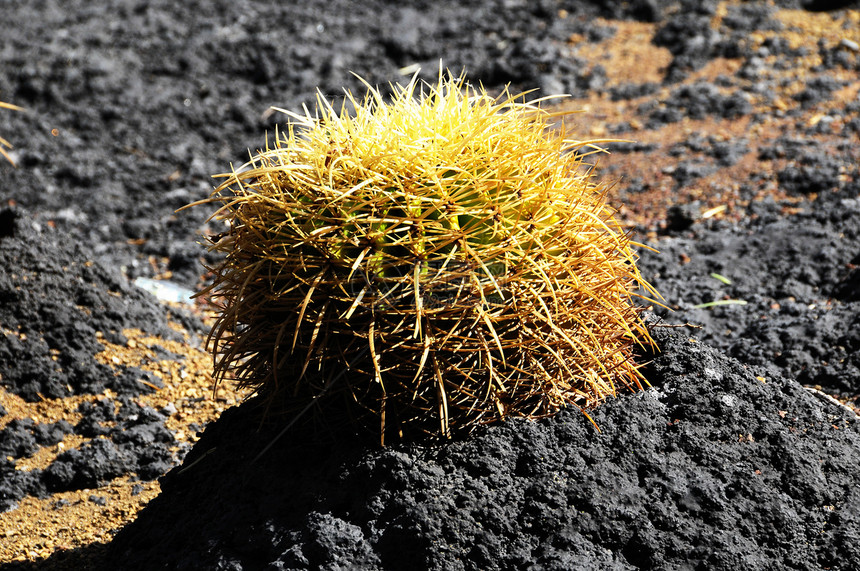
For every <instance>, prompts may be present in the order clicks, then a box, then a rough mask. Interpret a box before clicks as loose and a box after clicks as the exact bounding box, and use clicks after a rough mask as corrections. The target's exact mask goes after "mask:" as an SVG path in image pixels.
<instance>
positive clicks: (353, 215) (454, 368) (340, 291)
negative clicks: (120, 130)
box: [204, 74, 655, 443]
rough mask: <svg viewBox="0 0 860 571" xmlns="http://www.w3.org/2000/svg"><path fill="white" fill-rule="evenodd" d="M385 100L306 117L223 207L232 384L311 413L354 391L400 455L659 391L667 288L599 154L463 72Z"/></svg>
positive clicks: (225, 340)
mask: <svg viewBox="0 0 860 571" xmlns="http://www.w3.org/2000/svg"><path fill="white" fill-rule="evenodd" d="M367 88H368V93H367V95H366V97H365V98H364V99H363V100H360V101H359V100H356V99H355V98H354V97H353V96H352V95H351V94H349V93H347V98H346V101H345V103H344V106H343V107H342V108H341V109H340V110H339V111H338V110H336V109H335V108H334V107H333V106H332V105H331V104H330V103H328V102H326V101H325V100H324V99H323V98H322V97H319V98H318V109H317V110H316V112H315V113H313V114H312V113H311V112H309V111H308V110H307V109H306V110H305V114H304V115H297V114H293V113H290V115H291V117H292V121H291V122H290V124H289V125H288V129H287V131H286V132H285V133H280V134H276V140H275V141H274V145H273V148H267V149H266V150H265V151H261V152H259V153H258V154H257V155H256V156H253V158H252V159H251V161H250V162H249V163H247V164H246V165H244V166H243V167H242V168H241V169H239V170H236V171H234V172H232V173H231V174H227V175H222V176H224V177H226V180H225V181H224V182H223V184H221V185H220V186H219V187H218V188H217V189H216V191H215V193H214V194H213V196H212V197H210V198H209V199H208V200H207V201H205V202H212V201H214V202H218V203H220V208H219V210H218V211H217V212H216V215H217V216H219V217H223V218H224V219H226V220H227V221H229V231H227V232H225V234H223V235H221V236H219V237H216V238H214V239H213V244H212V249H214V250H216V251H218V252H222V253H223V254H224V255H225V256H224V258H223V261H222V262H221V263H220V264H219V265H217V267H215V268H212V269H213V271H214V276H215V277H214V281H213V283H212V284H211V285H210V286H209V287H208V288H207V290H206V291H205V292H204V295H208V296H209V297H211V298H212V299H213V300H215V301H216V303H217V304H218V305H219V308H220V312H219V315H218V318H217V322H216V324H215V326H214V327H213V330H212V333H211V335H210V343H211V346H212V348H213V351H214V353H215V357H216V365H215V373H216V379H217V380H221V379H225V378H230V379H237V380H238V381H239V382H240V384H241V385H244V386H247V387H252V388H254V389H257V391H258V392H260V393H262V394H264V395H266V396H268V397H269V398H270V399H272V400H271V401H270V402H273V403H274V402H276V403H279V407H278V408H280V409H281V410H284V408H283V406H281V405H284V406H286V409H285V410H287V411H292V412H293V414H296V413H298V411H299V410H307V408H308V405H309V403H312V402H313V403H320V408H319V409H318V410H319V411H324V410H325V408H324V407H323V406H322V405H321V403H322V402H323V400H324V399H334V398H338V396H340V397H343V398H345V399H346V401H347V403H348V408H349V409H350V410H352V411H353V413H354V418H356V419H358V420H360V421H361V422H362V424H364V425H365V426H368V425H369V426H371V427H373V429H374V430H378V431H379V432H380V435H381V438H382V441H383V443H384V442H385V441H391V440H397V439H401V438H420V437H424V436H428V435H429V436H430V437H449V436H450V435H451V434H453V433H465V432H468V431H469V430H470V429H471V428H473V427H475V426H476V425H479V424H482V423H488V422H492V421H496V420H500V419H504V418H507V417H513V416H519V417H528V418H538V417H543V416H547V415H551V414H553V413H555V412H557V411H558V410H560V409H561V408H563V407H565V406H569V405H572V406H576V407H579V408H581V409H582V408H585V407H588V406H590V405H593V404H594V403H597V402H598V401H600V400H601V399H603V398H604V397H606V396H607V395H613V394H615V393H616V391H617V390H618V388H619V387H626V388H641V381H642V377H641V375H640V373H639V370H638V368H637V365H636V364H635V363H634V362H633V361H632V360H631V359H632V355H633V351H634V347H635V345H636V344H637V343H638V344H650V343H652V341H651V338H650V337H649V334H648V332H647V330H646V328H645V327H644V325H643V323H642V322H641V320H640V318H639V310H638V309H637V307H636V306H635V305H634V304H633V302H632V299H631V298H632V296H633V295H638V294H637V291H639V290H640V289H641V288H644V291H645V293H646V294H647V295H651V294H653V293H655V292H653V290H652V289H651V288H650V286H648V284H647V283H646V282H644V281H643V279H642V278H641V276H640V275H639V272H638V270H637V268H636V264H635V260H636V256H635V254H634V252H633V251H632V249H631V241H630V239H629V237H628V236H627V234H626V233H625V232H624V231H623V230H622V228H621V227H620V226H619V224H618V222H617V221H616V220H615V218H614V211H613V210H612V209H611V208H610V207H608V206H607V204H606V202H605V195H606V192H605V188H604V187H602V186H600V185H599V184H598V183H596V182H595V181H594V180H593V177H592V174H591V169H589V168H585V165H584V164H583V162H582V160H583V153H580V150H581V149H583V148H589V149H590V148H594V147H593V142H591V143H589V142H582V141H574V140H570V139H567V138H566V137H565V134H564V132H563V131H561V130H558V129H551V128H550V121H551V120H552V118H553V114H551V113H548V112H546V111H544V110H542V109H541V108H540V107H539V104H538V103H539V102H531V103H526V102H522V101H519V99H520V98H515V97H510V96H508V95H504V96H502V97H499V98H493V97H490V96H488V95H487V93H486V92H485V91H484V90H483V89H475V88H473V87H469V86H468V85H466V84H465V83H464V82H463V80H462V79H458V78H455V77H453V76H448V77H444V76H442V75H441V74H440V78H439V82H438V83H437V84H435V85H426V84H422V83H420V82H419V81H418V80H416V79H413V80H412V81H411V82H409V83H408V84H407V85H405V86H399V85H397V86H394V87H393V89H394V93H393V95H392V97H391V99H390V102H386V100H385V99H384V98H383V97H382V95H381V94H380V92H379V91H378V90H376V89H374V88H372V87H371V86H369V85H367ZM267 147H268V145H267ZM586 154H587V153H586Z"/></svg>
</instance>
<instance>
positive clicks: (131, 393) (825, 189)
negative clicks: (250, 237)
mask: <svg viewBox="0 0 860 571" xmlns="http://www.w3.org/2000/svg"><path fill="white" fill-rule="evenodd" d="M0 14H2V17H0V38H2V40H0V101H7V102H11V103H14V104H16V105H19V106H21V107H23V108H25V109H26V111H24V112H17V111H12V110H4V109H0V137H3V138H5V139H8V140H9V142H10V143H12V144H13V145H14V148H13V149H10V150H9V154H10V157H11V158H12V159H13V160H14V161H15V163H16V167H13V166H12V165H9V164H6V163H5V162H3V161H2V159H0V331H2V333H3V335H2V337H0V387H2V388H0V452H2V454H0V512H2V513H0V564H2V568H3V569H45V570H47V569H100V568H105V569H134V568H140V569H161V568H164V569H345V568H360V569H406V568H415V569H420V568H426V569H534V570H538V569H572V568H583V569H589V568H595V569H607V568H610V569H615V568H617V569H633V568H645V569H737V568H769V569H822V568H829V569H846V570H847V569H856V568H858V567H860V547H858V546H860V532H858V529H860V497H858V489H860V434H858V423H857V416H856V414H855V411H856V410H857V407H858V404H860V333H858V332H860V269H858V267H860V172H858V171H860V167H858V165H860V161H858V158H860V145H858V141H859V140H860V5H858V3H857V2H838V1H832V2H826V3H823V2H816V3H812V2H809V3H806V2H798V1H792V0H785V1H778V2H716V1H705V2H674V1H660V0H637V1H633V2H614V1H609V0H606V1H597V0H595V1H593V2H592V1H588V2H573V1H562V0H559V1H556V0H546V1H528V2H526V1H523V2H518V1H516V0H514V1H504V2H503V1H490V0H484V1H474V2H464V1H453V0H452V1H447V0H444V1H438V2H432V3H429V2H419V1H417V0H416V1H410V2H383V1H382V0H372V1H369V2H364V3H355V2H347V1H346V0H342V1H340V0H336V1H333V2H308V3H303V6H302V7H293V6H288V5H287V4H286V3H285V4H284V5H273V4H271V3H263V2H254V1H245V2H229V3H228V2H213V3H188V2H185V3H171V2H159V1H156V2H148V3H136V2H129V1H126V0H119V1H117V2H112V3H110V5H109V6H97V5H94V4H92V3H86V2H62V3H60V2H44V3H39V5H38V7H35V6H34V5H33V4H32V3H28V2H19V1H15V0H12V1H9V2H5V3H4V4H3V6H2V8H0ZM440 60H441V61H442V62H443V64H444V65H445V66H447V67H449V68H451V69H452V70H455V71H459V70H461V69H462V70H465V74H466V77H467V78H468V79H469V80H470V81H473V82H482V83H483V84H484V85H485V86H486V87H487V88H488V89H490V90H491V91H494V92H498V91H499V90H501V89H502V87H503V86H504V85H505V84H510V85H511V86H512V89H513V90H514V91H518V90H527V89H533V88H538V89H540V90H541V92H542V93H569V94H571V97H570V98H568V99H567V100H559V101H558V102H555V103H554V105H555V106H556V107H558V108H559V109H567V110H584V111H585V113H582V114H576V115H571V116H570V117H569V118H568V119H567V123H568V125H567V126H568V128H569V129H571V130H572V131H573V132H576V133H579V134H581V135H580V137H581V138H616V139H624V140H627V141H628V142H623V143H613V144H611V145H608V146H609V149H610V151H611V154H609V155H602V156H601V157H600V158H599V164H598V172H599V173H600V175H601V177H603V178H604V180H608V181H611V182H613V183H614V186H613V189H612V192H611V195H610V196H611V198H610V200H611V201H612V202H613V204H616V205H617V206H618V207H619V209H620V212H619V216H620V217H621V218H622V220H623V221H624V223H625V224H626V225H627V226H629V228H630V229H631V231H632V232H634V233H635V235H636V237H637V239H638V240H639V241H641V242H643V243H646V244H648V245H649V246H652V247H653V248H655V249H657V250H659V253H655V252H651V251H649V250H647V249H644V248H643V249H642V250H641V255H642V259H641V268H642V271H643V273H644V274H645V275H646V277H647V278H648V279H649V280H650V281H651V282H652V283H653V284H654V285H655V286H656V287H657V289H658V290H659V291H660V292H661V293H662V294H663V296H664V297H665V305H666V306H667V307H666V308H661V307H658V306H653V307H651V309H650V311H649V315H650V316H651V317H650V318H649V319H651V323H652V328H653V332H654V335H655V338H656V339H657V341H658V343H659V346H660V351H659V352H657V353H654V354H649V355H642V359H643V361H646V360H647V361H650V364H649V365H648V366H647V367H646V369H645V371H646V376H647V378H648V380H649V381H650V383H651V385H652V388H650V389H648V390H646V391H644V392H642V393H639V394H624V395H620V396H619V397H618V398H617V399H613V400H610V401H608V402H607V403H605V404H604V405H602V406H600V407H599V408H597V409H596V410H594V411H592V413H591V414H592V416H593V417H594V419H595V420H596V422H597V424H598V426H599V427H600V432H597V431H596V430H595V429H594V428H593V426H592V425H591V424H590V422H588V420H587V419H586V418H585V417H584V416H582V415H580V414H578V413H562V414H560V415H558V416H557V417H555V418H552V419H547V420H545V421H540V422H519V421H512V422H507V423H504V424H503V425H499V426H494V427H488V428H486V429H482V430H481V431H480V432H479V433H478V434H476V435H475V436H474V437H472V438H470V439H468V440H465V441H456V442H452V443H450V444H447V445H445V446H437V447H429V446H419V445H402V446H391V447H386V448H384V449H380V448H379V447H378V445H377V444H376V443H375V442H366V441H364V440H362V439H361V438H359V437H357V436H355V435H353V434H351V433H349V432H348V431H334V432H331V433H328V434H317V433H308V432H303V431H304V430H305V429H302V428H296V429H295V430H293V431H291V432H288V433H287V434H286V435H285V436H284V437H282V438H280V439H277V440H276V439H275V436H276V435H277V434H278V433H279V432H280V427H279V426H277V425H267V424H263V425H260V423H259V419H258V416H257V412H258V410H257V408H256V406H257V405H256V402H255V401H254V400H253V399H251V400H248V401H245V399H244V397H245V396H246V395H242V394H238V393H237V392H235V391H234V390H232V388H231V387H224V386H221V387H218V388H217V389H213V387H212V386H211V367H212V364H211V359H210V358H209V356H208V355H207V353H206V352H205V350H204V348H203V344H204V341H205V336H206V333H207V325H206V323H207V322H208V319H209V315H208V313H207V312H208V310H209V308H208V307H207V306H206V305H205V303H204V302H202V301H198V302H195V303H191V302H189V301H188V299H187V295H188V293H189V292H192V291H194V290H196V289H199V288H200V286H201V285H202V284H203V283H205V280H206V273H205V270H204V269H203V265H202V263H207V262H209V263H211V262H212V261H213V260H212V259H211V258H209V254H207V253H206V252H205V249H204V247H203V246H202V245H201V242H202V238H203V237H205V236H206V235H211V234H214V233H217V232H219V231H220V229H221V227H220V226H219V224H220V223H219V222H218V221H207V217H208V215H209V214H210V212H209V211H208V210H207V209H206V208H205V207H198V208H192V209H190V210H184V211H182V212H180V213H176V212H175V210H176V209H177V208H179V207H181V206H183V205H185V204H187V203H189V202H192V201H194V200H198V199H201V198H204V197H205V196H207V195H208V194H209V192H210V191H211V189H212V186H213V179H212V178H211V175H213V174H216V173H220V172H224V171H226V170H229V168H230V165H231V164H237V165H238V164H240V163H242V162H243V161H244V160H245V159H246V158H247V156H248V149H252V150H253V149H257V148H260V147H261V146H263V145H264V144H265V134H266V132H269V133H272V132H273V131H274V128H275V127H276V126H277V125H280V124H283V122H284V120H285V117H284V116H283V115H280V114H278V113H276V112H273V111H271V109H270V107H271V106H277V107H283V108H288V109H299V108H300V107H301V105H302V104H303V103H304V104H308V105H312V104H313V102H314V97H315V95H314V94H315V90H316V89H319V90H321V92H322V93H323V94H324V96H326V97H329V98H332V99H337V98H338V97H340V96H341V94H342V88H343V87H347V88H350V89H353V90H355V91H357V92H360V90H361V85H360V83H359V82H358V80H357V79H356V78H355V77H354V76H353V75H351V73H350V72H355V73H357V74H359V75H361V76H362V77H364V78H366V79H368V80H369V81H370V82H372V83H378V84H380V85H385V84H387V83H388V82H392V81H403V80H404V79H405V78H406V77H407V76H409V75H411V74H412V73H414V72H415V71H416V70H420V71H419V73H420V75H421V76H422V77H426V78H428V79H432V78H433V76H434V75H435V74H436V73H438V67H439V61H440ZM153 292H154V293H155V294H157V295H158V296H160V298H161V299H159V298H158V297H156V295H153ZM670 310H671V311H670ZM243 401H244V402H243ZM222 413H223V414H222ZM273 442H274V444H273V445H272V446H271V447H268V446H269V445H270V444H272V443H273ZM264 449H265V452H264V453H263V454H261V452H262V451H263V450H264ZM144 506H145V507H144Z"/></svg>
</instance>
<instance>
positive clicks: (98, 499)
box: [88, 494, 107, 506]
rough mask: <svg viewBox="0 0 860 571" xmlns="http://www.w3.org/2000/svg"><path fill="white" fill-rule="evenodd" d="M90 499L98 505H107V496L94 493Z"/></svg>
mask: <svg viewBox="0 0 860 571" xmlns="http://www.w3.org/2000/svg"><path fill="white" fill-rule="evenodd" d="M88 499H89V500H90V501H91V502H92V503H94V504H96V505H97V506H106V505H107V498H105V497H104V496H97V495H95V494H93V495H91V496H90V497H89V498H88Z"/></svg>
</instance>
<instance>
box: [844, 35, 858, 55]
mask: <svg viewBox="0 0 860 571" xmlns="http://www.w3.org/2000/svg"><path fill="white" fill-rule="evenodd" d="M839 45H840V46H842V47H843V48H848V49H849V50H851V51H852V52H857V51H860V44H858V43H857V42H855V41H854V40H849V39H848V38H842V41H841V42H839Z"/></svg>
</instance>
